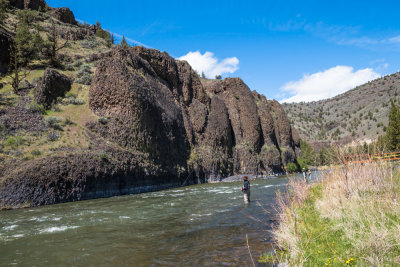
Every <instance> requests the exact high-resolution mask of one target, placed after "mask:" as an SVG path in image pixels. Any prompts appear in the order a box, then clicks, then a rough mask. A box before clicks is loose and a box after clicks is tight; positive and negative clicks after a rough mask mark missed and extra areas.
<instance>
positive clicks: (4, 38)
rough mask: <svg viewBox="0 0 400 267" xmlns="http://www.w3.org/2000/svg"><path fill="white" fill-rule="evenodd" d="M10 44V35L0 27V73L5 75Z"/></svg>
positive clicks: (11, 40)
mask: <svg viewBox="0 0 400 267" xmlns="http://www.w3.org/2000/svg"><path fill="white" fill-rule="evenodd" d="M12 42H13V39H12V36H11V34H10V33H8V32H7V31H6V30H4V29H3V28H1V27H0V73H6V72H7V70H8V64H9V63H10V50H11V45H12Z"/></svg>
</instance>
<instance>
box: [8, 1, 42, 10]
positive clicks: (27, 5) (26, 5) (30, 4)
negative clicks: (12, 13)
mask: <svg viewBox="0 0 400 267" xmlns="http://www.w3.org/2000/svg"><path fill="white" fill-rule="evenodd" d="M10 4H11V5H12V6H14V7H16V8H19V9H31V10H39V9H42V10H44V9H45V8H46V2H45V1H44V0H11V1H10Z"/></svg>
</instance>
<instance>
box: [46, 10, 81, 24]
mask: <svg viewBox="0 0 400 267" xmlns="http://www.w3.org/2000/svg"><path fill="white" fill-rule="evenodd" d="M50 14H51V16H53V17H54V18H56V19H58V20H59V21H61V22H64V23H68V24H72V25H77V24H78V23H77V22H76V20H75V16H74V13H72V11H71V9H69V8H68V7H60V8H53V9H52V10H51V12H50Z"/></svg>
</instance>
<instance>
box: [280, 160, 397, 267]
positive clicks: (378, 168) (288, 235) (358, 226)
mask: <svg viewBox="0 0 400 267" xmlns="http://www.w3.org/2000/svg"><path fill="white" fill-rule="evenodd" d="M399 192H400V183H399V174H398V173H396V172H395V171H394V168H393V167H392V166H391V165H390V164H379V163H370V164H366V165H352V166H343V167H338V168H336V169H335V170H333V171H332V172H331V173H329V174H327V175H326V176H325V177H323V179H322V180H321V181H320V182H319V183H317V184H314V185H311V186H309V185H307V184H305V183H304V182H302V181H297V182H296V181H292V182H291V184H290V186H289V188H288V192H286V193H285V194H280V195H278V209H279V215H280V218H279V219H280V225H279V226H278V227H277V228H276V229H275V230H274V236H275V238H276V240H277V245H278V247H279V248H280V249H281V250H284V252H285V253H283V256H282V258H281V259H279V260H280V261H285V262H287V263H289V265H291V266H321V265H325V266H328V265H334V266H343V265H357V266H388V265H389V266H394V265H399V264H400V257H399V256H398V255H400V206H399V203H398V202H399V199H398V198H399Z"/></svg>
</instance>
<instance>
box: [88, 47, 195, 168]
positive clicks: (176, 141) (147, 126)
mask: <svg viewBox="0 0 400 267" xmlns="http://www.w3.org/2000/svg"><path fill="white" fill-rule="evenodd" d="M89 105H90V108H91V109H92V110H94V111H95V112H96V113H97V114H98V115H100V116H108V117H111V118H112V121H113V122H114V123H113V124H112V127H111V128H109V131H108V134H107V135H106V136H105V137H109V138H111V139H112V140H114V141H115V142H117V143H118V144H120V145H122V146H124V147H127V148H130V149H137V150H140V151H142V152H145V153H148V154H150V155H151V157H152V158H153V159H154V160H155V161H157V162H159V163H161V164H163V165H164V166H166V168H176V170H177V171H178V169H180V168H183V169H185V168H186V159H187V157H188V155H189V143H188V141H187V137H186V132H185V127H184V122H183V118H182V113H181V108H180V106H179V103H177V102H176V101H175V100H174V95H173V92H172V91H171V90H170V87H169V85H168V83H167V81H165V80H163V79H161V78H160V77H159V75H157V73H156V72H155V71H154V69H153V68H152V66H151V65H150V64H149V63H148V62H147V61H146V60H144V59H143V58H141V57H140V56H138V55H137V54H135V53H133V51H129V50H123V49H117V50H115V51H114V53H113V54H112V55H111V57H107V58H106V59H104V60H102V61H100V62H99V63H98V65H97V70H96V73H95V75H94V77H93V80H92V85H91V87H90V96H89ZM108 127H109V125H108Z"/></svg>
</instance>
